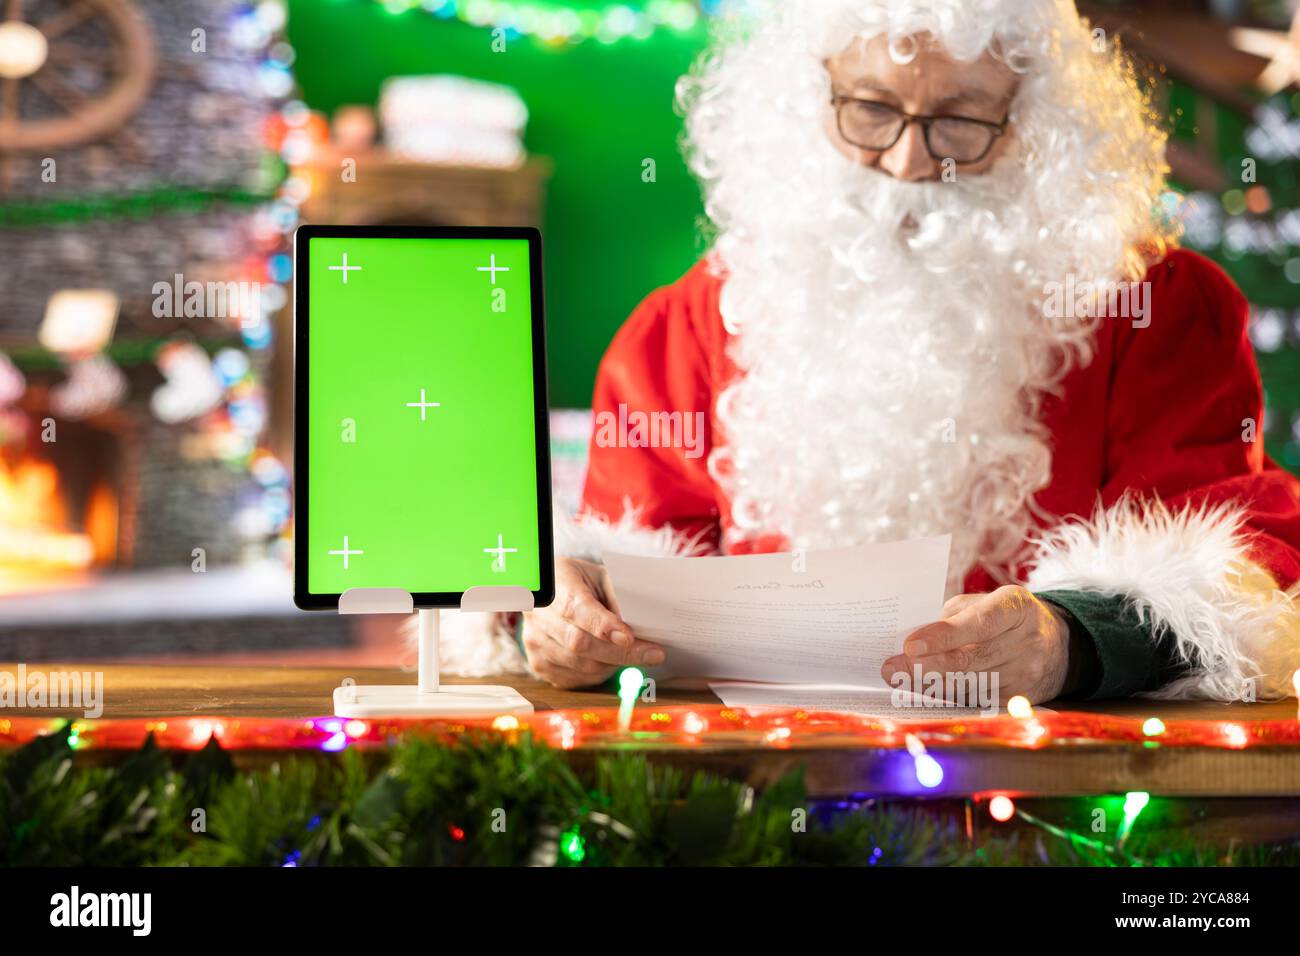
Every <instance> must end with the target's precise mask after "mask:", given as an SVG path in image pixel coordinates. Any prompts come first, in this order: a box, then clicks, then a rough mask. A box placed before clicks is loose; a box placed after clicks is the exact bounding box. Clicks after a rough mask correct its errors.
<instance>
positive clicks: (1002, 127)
mask: <svg viewBox="0 0 1300 956" xmlns="http://www.w3.org/2000/svg"><path fill="white" fill-rule="evenodd" d="M844 103H869V104H871V105H872V106H878V107H880V108H882V109H886V110H889V111H890V112H892V113H897V114H898V115H899V117H901V118H902V120H903V122H902V124H901V125H900V126H899V127H898V133H897V134H896V135H895V136H894V138H893V139H892V140H891V141H890V142H889V143H888V144H887V145H885V146H863V145H862V144H861V143H855V142H853V140H851V139H849V137H848V136H847V135H846V134H845V132H844V111H843V110H842V109H841V106H842V104H844ZM831 106H832V107H834V109H835V128H836V130H838V131H839V134H840V136H841V137H842V138H843V140H844V142H846V143H850V144H852V145H853V146H856V147H857V148H858V149H865V150H869V151H870V152H873V153H883V152H886V151H887V150H891V149H893V148H894V147H895V146H896V145H898V141H899V140H900V139H902V138H903V133H905V132H906V131H907V127H908V126H910V125H912V124H913V123H920V124H921V139H922V140H924V141H925V151H926V152H927V153H929V154H930V158H931V159H933V160H936V161H938V162H943V161H944V160H945V159H952V157H951V156H940V155H938V154H937V153H936V152H935V151H934V148H933V147H932V146H931V145H930V124H931V123H933V122H935V121H936V120H941V119H947V120H960V121H962V122H963V123H974V124H975V125H976V126H984V127H987V128H988V129H991V130H992V131H993V136H992V137H991V138H990V139H989V144H988V145H987V146H985V147H984V151H983V152H982V153H980V154H979V155H978V156H976V157H975V158H974V159H962V160H958V159H953V160H952V161H953V162H954V163H956V164H957V165H958V166H970V165H973V164H974V163H978V162H980V161H981V160H982V159H984V158H985V157H986V156H988V154H989V153H990V152H991V151H992V150H993V147H994V145H995V144H996V143H997V141H998V139H999V138H1001V137H1002V136H1004V135H1006V132H1007V124H1008V122H1009V121H1010V119H1011V110H1010V109H1008V110H1007V115H1006V116H1005V117H1003V119H1002V122H1001V123H993V122H990V121H989V120H982V119H976V118H975V117H973V116H953V115H951V114H944V113H940V114H934V115H925V114H921V113H908V112H905V111H904V110H900V109H898V108H897V107H895V106H890V105H889V104H888V103H881V102H880V101H879V100H865V99H863V98H862V97H860V96H849V95H848V94H847V93H835V92H832V93H831Z"/></svg>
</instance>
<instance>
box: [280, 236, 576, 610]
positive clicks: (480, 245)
mask: <svg viewBox="0 0 1300 956" xmlns="http://www.w3.org/2000/svg"><path fill="white" fill-rule="evenodd" d="M294 258H295V272H294V338H295V352H294V400H295V407H294V495H295V518H294V531H295V541H294V556H295V568H294V600H295V602H296V603H297V605H298V606H299V607H301V608H308V609H314V608H335V607H337V606H338V601H339V596H340V595H341V594H342V593H343V592H344V591H347V590H348V589H350V588H401V589H403V590H406V591H409V592H410V593H411V595H412V596H413V597H414V599H415V604H416V606H417V607H454V606H457V605H458V604H459V603H460V597H461V595H462V594H463V593H464V592H465V591H466V590H468V589H470V588H472V587H477V586H484V585H487V586H513V587H523V588H526V589H528V590H529V591H531V592H533V599H534V602H535V604H536V605H537V606H542V605H545V604H548V603H549V602H550V601H551V599H552V596H553V592H554V558H553V553H552V545H551V508H550V463H549V456H548V445H547V441H548V438H547V403H546V379H545V343H544V332H543V324H542V273H541V236H540V234H539V233H538V232H537V230H535V229H529V228H481V229H471V228H446V229H443V228H419V227H392V228H383V227H360V226H303V227H302V228H300V229H299V230H298V233H297V236H296V241H295V252H294Z"/></svg>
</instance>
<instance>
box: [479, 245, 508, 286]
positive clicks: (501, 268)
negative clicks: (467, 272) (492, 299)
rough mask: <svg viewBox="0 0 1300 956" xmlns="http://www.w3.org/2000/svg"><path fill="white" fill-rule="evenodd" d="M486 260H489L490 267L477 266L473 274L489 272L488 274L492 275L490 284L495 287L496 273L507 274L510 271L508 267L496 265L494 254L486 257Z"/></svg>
mask: <svg viewBox="0 0 1300 956" xmlns="http://www.w3.org/2000/svg"><path fill="white" fill-rule="evenodd" d="M488 260H489V262H490V265H486V266H479V267H478V268H477V269H476V270H474V271H475V272H490V273H491V274H492V275H491V278H492V284H493V285H496V284H497V273H498V272H509V271H510V267H509V266H499V265H497V257H496V253H493V254H492V255H491V256H489V257H488Z"/></svg>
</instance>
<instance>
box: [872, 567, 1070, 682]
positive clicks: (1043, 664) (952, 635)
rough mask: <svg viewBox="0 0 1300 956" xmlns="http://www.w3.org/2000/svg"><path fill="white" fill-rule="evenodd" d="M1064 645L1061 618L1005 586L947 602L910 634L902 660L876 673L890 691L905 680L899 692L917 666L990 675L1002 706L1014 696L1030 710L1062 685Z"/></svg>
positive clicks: (1022, 591)
mask: <svg viewBox="0 0 1300 956" xmlns="http://www.w3.org/2000/svg"><path fill="white" fill-rule="evenodd" d="M1069 644H1070V631H1069V626H1068V625H1067V624H1066V623H1065V620H1064V619H1063V618H1062V617H1061V615H1060V612H1058V611H1057V610H1056V609H1055V608H1054V607H1052V606H1051V605H1049V604H1046V603H1044V602H1043V601H1040V600H1039V599H1038V598H1036V597H1034V595H1032V594H1030V593H1029V592H1028V591H1027V590H1025V589H1024V588H1022V587H1015V586H1012V585H1008V586H1006V587H1001V588H998V589H997V590H996V591H993V592H991V593H989V594H958V595H957V596H956V597H954V598H952V599H950V600H949V601H948V603H947V604H945V605H944V606H943V620H941V621H936V622H934V623H933V624H927V625H925V626H924V627H920V628H917V629H916V630H915V631H913V632H912V633H911V634H909V635H908V636H907V639H906V640H905V641H904V642H903V653H902V654H899V655H897V656H895V657H891V658H890V659H889V660H887V661H885V663H884V665H883V666H882V667H881V668H880V673H881V676H883V677H884V678H885V682H886V683H888V684H889V685H890V686H891V687H896V686H900V685H899V684H898V683H896V680H897V679H896V678H894V675H895V674H896V673H900V672H901V673H903V674H905V675H906V676H907V681H906V682H905V683H903V684H902V685H901V686H903V687H911V682H912V675H913V671H914V668H915V667H916V665H918V664H919V665H920V666H921V670H922V673H931V672H939V673H942V674H952V673H957V672H959V671H960V672H964V673H971V672H975V673H978V672H981V671H986V672H994V671H996V672H997V674H998V693H999V695H1000V697H1001V700H1000V701H999V703H1000V704H1001V705H1002V706H1005V705H1006V702H1007V701H1008V700H1010V699H1011V698H1012V697H1015V696H1016V695H1017V694H1023V695H1024V696H1025V697H1028V698H1029V702H1030V703H1032V704H1037V703H1039V702H1040V701H1045V700H1051V699H1052V698H1054V697H1055V696H1056V695H1057V694H1059V693H1060V692H1061V689H1062V688H1063V687H1064V686H1065V674H1066V667H1067V664H1068V660H1069ZM945 686H948V684H947V682H946V681H945ZM911 689H912V690H913V691H917V692H919V691H920V690H922V688H920V687H913V688H911Z"/></svg>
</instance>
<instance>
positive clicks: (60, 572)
mask: <svg viewBox="0 0 1300 956" xmlns="http://www.w3.org/2000/svg"><path fill="white" fill-rule="evenodd" d="M47 396H48V392H47V390H46V389H43V388H33V389H31V390H30V391H29V394H28V395H27V396H26V399H25V401H24V402H23V409H22V413H21V414H19V415H16V416H14V422H13V425H14V427H13V430H12V431H11V438H12V439H13V440H11V441H8V442H6V443H4V444H3V445H0V594H8V593H15V592H24V591H32V590H43V589H47V588H51V587H59V586H69V585H74V584H77V583H80V582H82V581H84V580H86V579H87V577H88V576H89V575H90V574H91V573H92V572H97V571H103V570H110V569H113V568H117V567H119V566H125V565H129V564H130V563H131V560H132V556H133V545H134V537H135V535H134V532H135V518H136V516H137V514H138V502H137V493H138V490H139V489H138V483H136V482H133V481H131V480H130V477H131V472H132V470H133V466H134V465H135V461H134V459H135V458H136V457H137V454H138V436H137V435H136V433H135V432H136V429H135V428H134V427H133V425H132V423H131V422H130V421H129V418H128V417H127V416H125V415H122V414H119V413H106V414H102V415H98V416H94V417H93V418H91V419H88V420H86V421H69V420H67V419H59V418H58V417H57V416H55V415H54V414H53V413H52V412H50V411H49V405H48V401H47ZM50 421H53V422H54V424H53V426H47V424H46V423H47V422H50ZM49 427H52V428H53V429H54V430H53V431H52V432H51V431H49V430H47V429H48V428H49ZM50 439H53V440H50Z"/></svg>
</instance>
